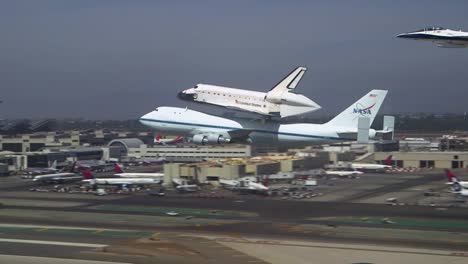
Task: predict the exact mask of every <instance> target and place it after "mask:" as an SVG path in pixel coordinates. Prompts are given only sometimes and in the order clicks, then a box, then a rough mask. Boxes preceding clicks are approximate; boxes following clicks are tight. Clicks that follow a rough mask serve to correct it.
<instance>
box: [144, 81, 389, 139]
mask: <svg viewBox="0 0 468 264" xmlns="http://www.w3.org/2000/svg"><path fill="white" fill-rule="evenodd" d="M386 95H387V91H385V90H372V91H370V92H369V93H367V94H366V95H364V96H363V97H362V98H361V99H359V100H358V101H356V102H355V103H353V104H352V105H350V106H349V107H348V108H346V109H345V110H344V111H343V112H342V113H340V114H339V115H337V116H336V117H335V118H333V119H332V120H330V121H328V122H327V123H325V124H311V123H292V124H283V123H281V122H280V121H278V120H251V119H240V118H232V119H229V118H224V117H219V116H214V115H209V114H205V113H202V112H198V111H193V110H189V109H187V108H178V107H158V108H156V110H154V111H152V112H150V113H148V114H146V115H144V116H142V117H141V118H140V122H141V123H142V124H144V125H147V126H149V127H151V128H154V129H155V130H157V131H159V132H163V133H169V134H171V133H172V134H175V135H186V136H192V142H193V143H195V144H201V145H204V144H227V143H252V144H280V145H281V144H286V145H294V144H297V145H303V144H313V143H324V142H333V141H337V140H338V141H339V140H341V141H355V140H356V139H357V136H358V122H359V120H361V119H368V120H369V121H370V122H369V123H370V124H372V122H373V120H374V118H375V116H376V115H377V112H378V111H379V109H380V107H381V105H382V103H383V101H384V99H385V96H386ZM362 131H363V129H359V132H360V133H362ZM364 131H365V133H368V135H365V136H368V137H374V136H375V135H376V133H378V132H382V133H386V132H389V131H383V130H382V131H376V130H374V129H369V127H367V130H364ZM360 135H363V134H360Z"/></svg>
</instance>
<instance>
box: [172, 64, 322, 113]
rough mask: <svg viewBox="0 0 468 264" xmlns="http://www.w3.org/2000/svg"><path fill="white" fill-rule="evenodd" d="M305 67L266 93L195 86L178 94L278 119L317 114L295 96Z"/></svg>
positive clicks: (305, 100)
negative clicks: (309, 113)
mask: <svg viewBox="0 0 468 264" xmlns="http://www.w3.org/2000/svg"><path fill="white" fill-rule="evenodd" d="M306 70H307V68H305V67H297V68H296V69H294V70H293V71H292V72H291V73H290V74H288V75H287V76H286V77H285V78H284V79H283V80H281V81H280V82H279V83H278V84H276V85H275V86H274V87H273V88H271V90H270V91H269V92H267V93H263V92H256V91H251V90H244V89H237V88H229V87H223V86H216V85H209V84H197V85H195V87H193V88H190V89H187V90H184V91H182V92H180V93H179V94H178V97H179V98H180V99H182V100H186V101H193V102H198V103H206V104H212V105H218V106H222V107H226V108H230V109H236V110H241V111H248V112H254V113H257V114H260V115H264V116H279V117H281V118H283V117H288V116H294V115H300V114H304V113H308V112H312V111H316V110H318V109H320V108H321V107H320V106H319V105H318V104H316V103H315V102H314V101H312V100H310V99H309V98H307V97H305V96H304V95H301V94H297V93H294V92H293V91H294V89H295V88H296V86H297V85H298V83H299V81H300V80H301V79H302V76H303V75H304V73H305V72H306Z"/></svg>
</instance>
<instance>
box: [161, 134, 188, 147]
mask: <svg viewBox="0 0 468 264" xmlns="http://www.w3.org/2000/svg"><path fill="white" fill-rule="evenodd" d="M183 141H184V137H182V136H177V137H176V138H162V137H161V133H158V134H156V136H155V137H154V143H155V144H158V145H172V144H177V143H181V142H183Z"/></svg>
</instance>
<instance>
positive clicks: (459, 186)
mask: <svg viewBox="0 0 468 264" xmlns="http://www.w3.org/2000/svg"><path fill="white" fill-rule="evenodd" d="M445 175H446V176H447V178H448V182H447V184H450V185H451V189H452V192H453V193H455V194H458V195H460V196H463V197H468V181H459V180H458V178H457V176H456V175H455V173H453V172H452V171H451V170H449V169H445Z"/></svg>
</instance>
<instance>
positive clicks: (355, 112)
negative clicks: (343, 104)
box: [326, 90, 388, 129]
mask: <svg viewBox="0 0 468 264" xmlns="http://www.w3.org/2000/svg"><path fill="white" fill-rule="evenodd" d="M387 92H388V91H386V90H372V91H370V92H369V93H367V94H366V95H364V96H363V97H362V98H361V99H359V100H358V101H357V102H355V103H353V104H352V105H350V106H349V107H348V108H346V110H344V111H343V112H341V113H340V114H339V115H337V116H336V117H335V118H333V119H332V120H330V121H328V123H326V124H327V125H331V126H338V127H346V128H351V129H356V128H357V125H358V120H359V117H365V118H369V119H370V124H371V125H372V122H373V121H374V119H375V116H376V115H377V113H378V112H379V109H380V106H382V103H383V101H384V99H385V96H386V95H387Z"/></svg>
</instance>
